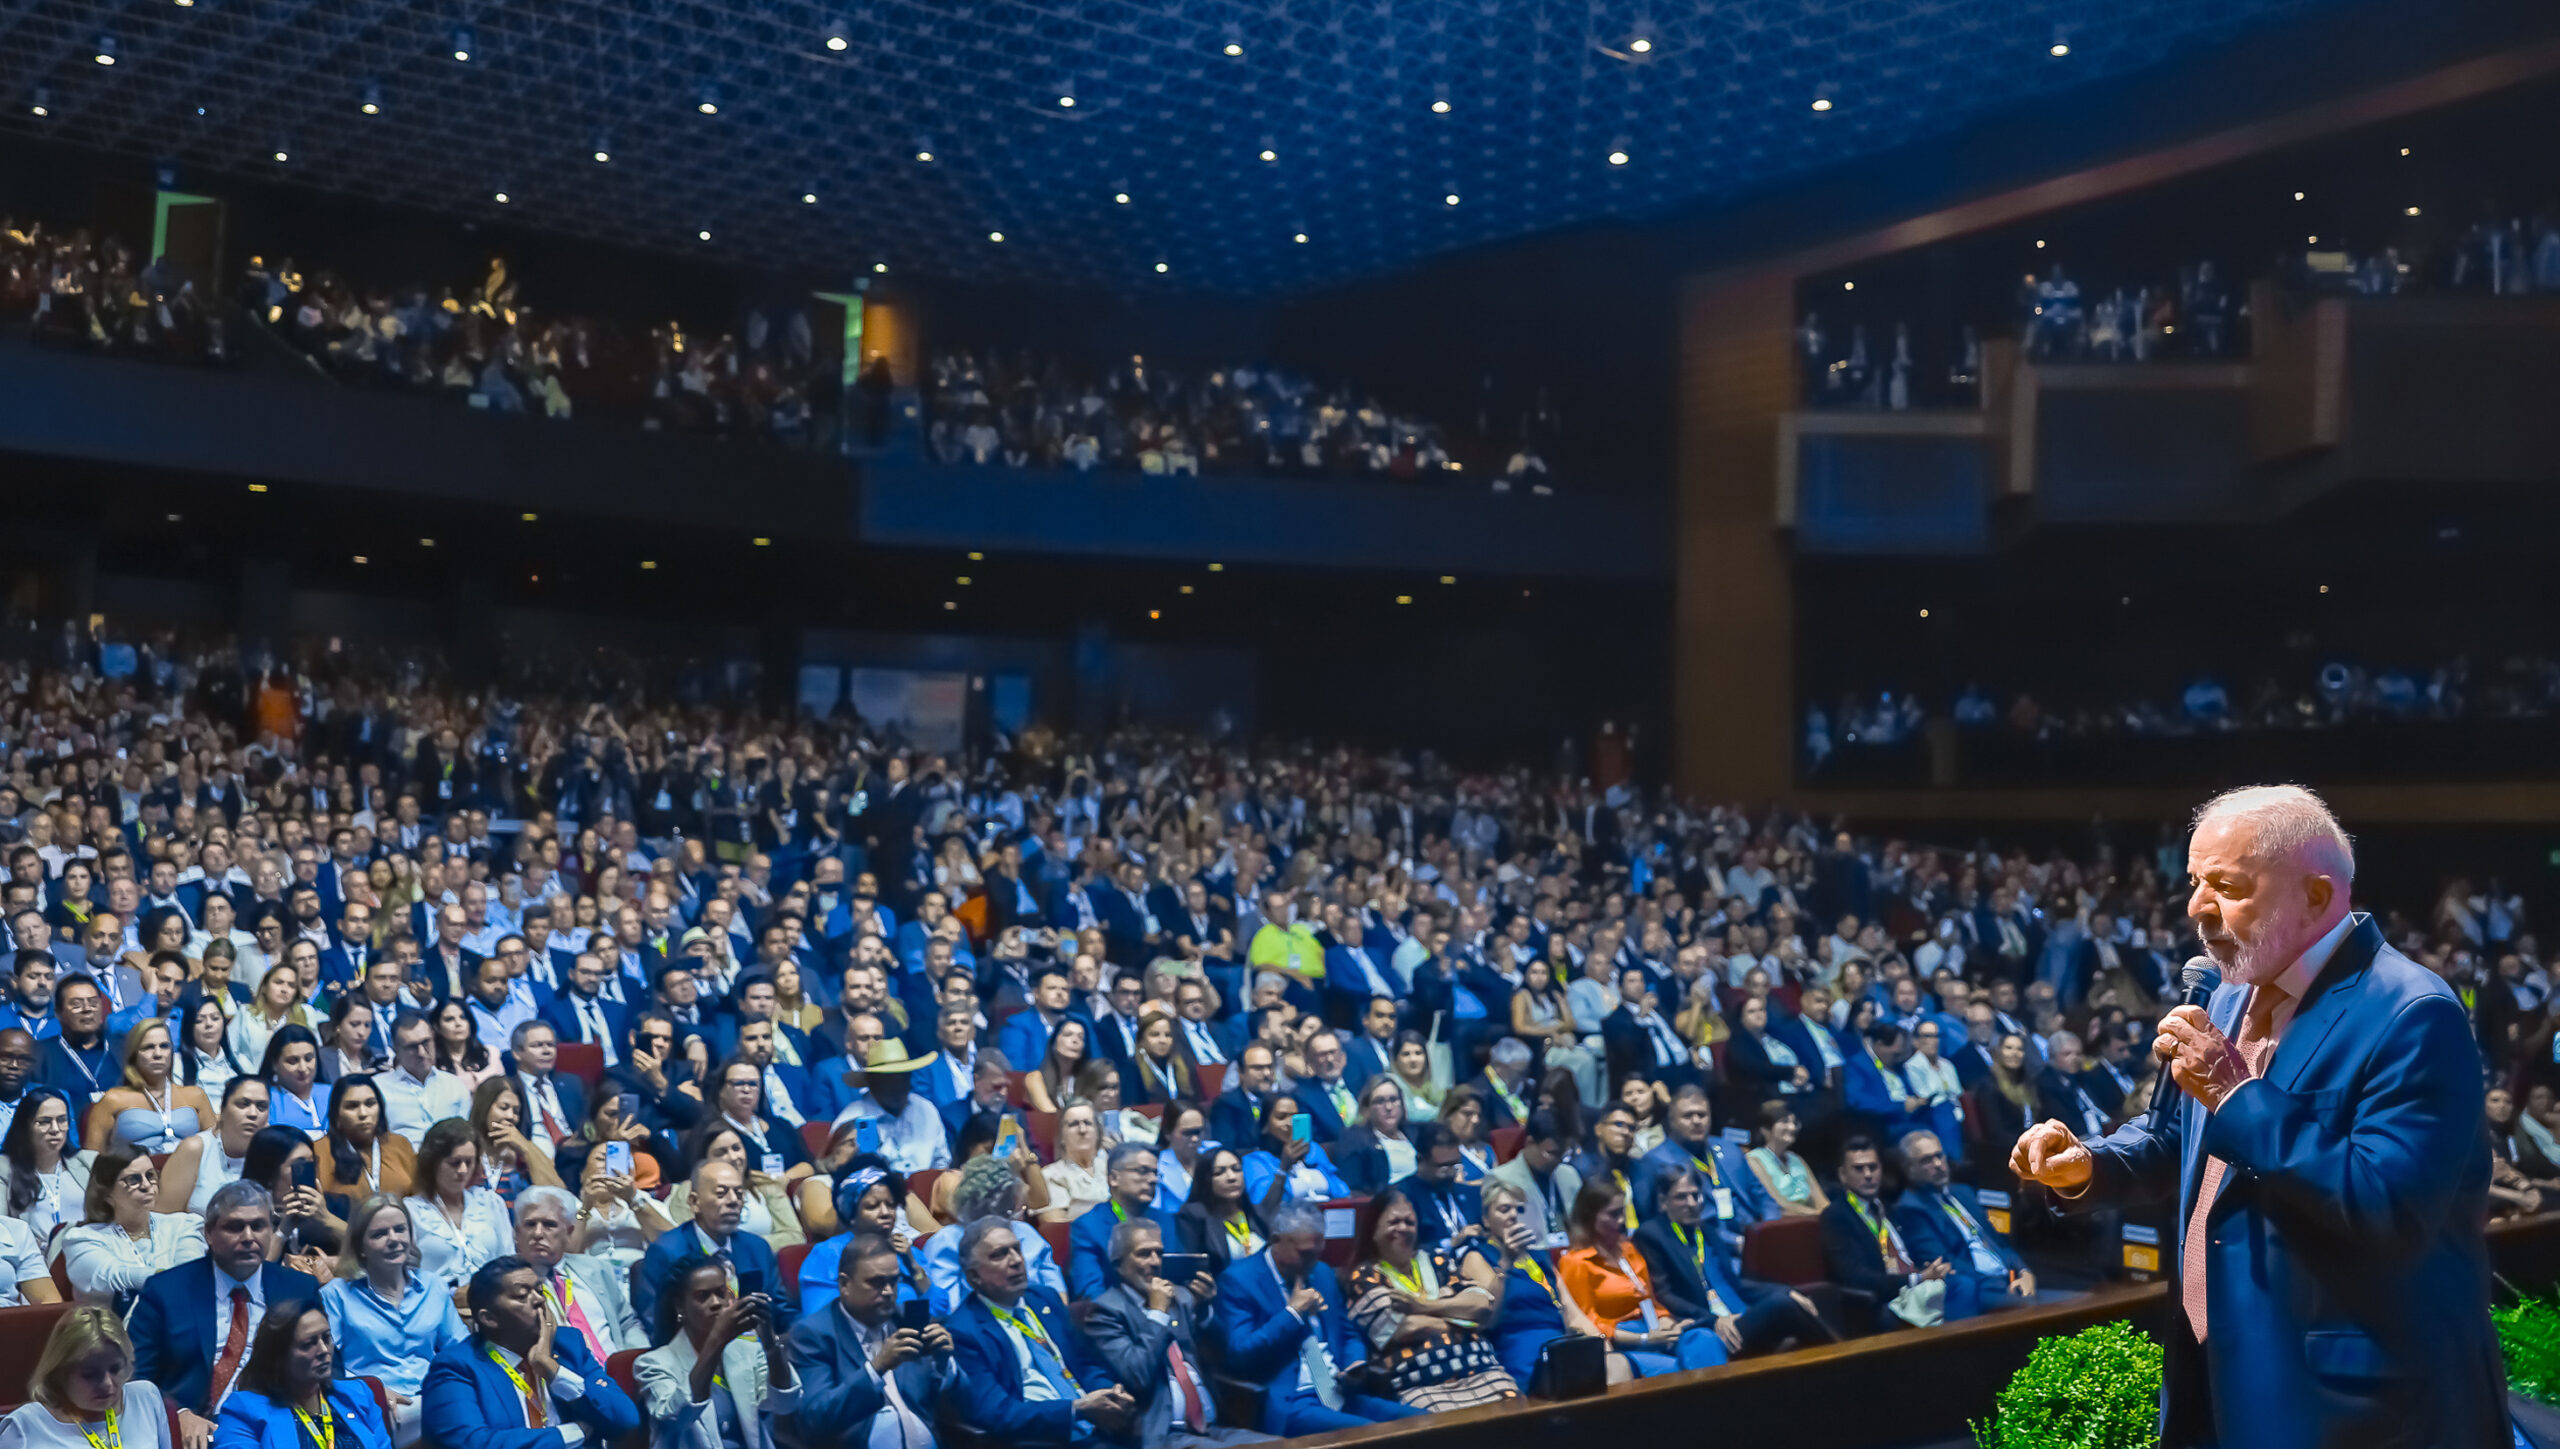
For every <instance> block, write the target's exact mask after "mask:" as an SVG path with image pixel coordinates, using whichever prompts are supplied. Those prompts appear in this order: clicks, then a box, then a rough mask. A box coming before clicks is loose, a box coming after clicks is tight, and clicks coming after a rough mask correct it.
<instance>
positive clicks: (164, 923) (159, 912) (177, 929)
mask: <svg viewBox="0 0 2560 1449" xmlns="http://www.w3.org/2000/svg"><path fill="white" fill-rule="evenodd" d="M187 935H188V926H187V913H186V912H184V911H182V910H179V909H178V908H177V907H176V906H161V907H159V908H157V909H156V910H149V911H145V912H143V913H142V919H141V920H139V921H136V922H135V923H134V927H133V939H135V940H136V941H139V942H141V943H142V944H141V945H139V946H137V947H135V948H134V949H133V950H130V951H127V952H125V953H124V964H125V965H127V966H130V967H132V968H133V969H134V970H135V971H137V972H139V971H141V970H143V969H144V968H145V967H148V968H150V969H152V970H154V971H157V970H159V969H160V958H161V957H163V956H175V957H177V958H178V960H179V962H180V964H181V968H182V972H181V974H182V975H183V966H184V963H185V961H186V959H187ZM145 979H146V980H147V979H149V978H147V977H146V978H145Z"/></svg>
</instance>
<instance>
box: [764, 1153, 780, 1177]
mask: <svg viewBox="0 0 2560 1449" xmlns="http://www.w3.org/2000/svg"><path fill="white" fill-rule="evenodd" d="M763 1170H764V1175H765V1176H767V1177H780V1176H781V1175H782V1154H781V1153H779V1152H768V1153H766V1154H765V1155H764V1169H763Z"/></svg>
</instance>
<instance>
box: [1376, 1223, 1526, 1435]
mask: <svg viewBox="0 0 2560 1449" xmlns="http://www.w3.org/2000/svg"><path fill="white" fill-rule="evenodd" d="M1365 1216H1366V1217H1367V1219H1368V1223H1369V1231H1368V1232H1367V1233H1365V1234H1363V1235H1362V1236H1361V1238H1360V1242H1359V1247H1358V1249H1357V1252H1358V1265H1357V1266H1356V1267H1354V1268H1353V1269H1352V1270H1351V1281H1350V1282H1349V1283H1347V1284H1345V1285H1344V1287H1343V1296H1344V1297H1345V1298H1347V1299H1348V1300H1349V1301H1350V1309H1351V1322H1352V1325H1353V1326H1354V1327H1355V1328H1357V1329H1358V1330H1359V1331H1360V1334H1361V1336H1362V1337H1363V1338H1364V1339H1366V1340H1367V1341H1368V1344H1369V1361H1370V1363H1371V1365H1372V1366H1373V1367H1375V1368H1376V1369H1378V1370H1379V1371H1381V1372H1383V1373H1384V1374H1385V1375H1386V1380H1387V1389H1388V1392H1389V1393H1391V1394H1393V1395H1394V1397H1395V1399H1396V1401H1397V1402H1399V1403H1402V1404H1407V1405H1410V1406H1411V1407H1413V1408H1417V1409H1421V1410H1424V1411H1425V1412H1433V1411H1437V1410H1441V1409H1466V1408H1473V1407H1475V1406H1476V1405H1478V1404H1491V1403H1498V1402H1500V1401H1501V1400H1504V1399H1516V1398H1518V1397H1520V1389H1519V1386H1518V1385H1517V1384H1514V1383H1513V1382H1512V1381H1511V1375H1510V1373H1509V1372H1508V1371H1506V1370H1505V1369H1504V1368H1503V1367H1502V1360H1501V1358H1500V1357H1499V1356H1497V1355H1496V1354H1495V1353H1494V1351H1493V1345H1492V1344H1491V1343H1488V1342H1486V1341H1485V1337H1484V1326H1485V1325H1486V1324H1488V1323H1491V1322H1492V1321H1493V1316H1494V1313H1493V1311H1494V1297H1495V1295H1494V1294H1493V1293H1491V1292H1488V1291H1487V1290H1486V1289H1484V1288H1482V1287H1479V1286H1477V1285H1476V1284H1474V1283H1472V1282H1469V1281H1468V1280H1467V1278H1466V1277H1465V1275H1464V1274H1462V1273H1460V1272H1459V1270H1458V1266H1457V1264H1456V1263H1455V1262H1453V1261H1452V1260H1451V1259H1450V1257H1449V1255H1448V1254H1446V1253H1443V1252H1440V1251H1437V1250H1426V1249H1424V1248H1422V1247H1421V1246H1420V1239H1419V1236H1418V1233H1419V1229H1420V1227H1421V1219H1420V1218H1419V1217H1418V1216H1417V1215H1416V1214H1415V1212H1414V1209H1413V1200H1412V1199H1411V1198H1408V1197H1406V1196H1405V1195H1404V1191H1403V1189H1401V1188H1394V1187H1390V1188H1388V1189H1387V1190H1386V1191H1384V1192H1382V1193H1380V1194H1378V1195H1377V1196H1376V1197H1374V1198H1372V1199H1370V1201H1369V1206H1368V1208H1367V1210H1366V1213H1365Z"/></svg>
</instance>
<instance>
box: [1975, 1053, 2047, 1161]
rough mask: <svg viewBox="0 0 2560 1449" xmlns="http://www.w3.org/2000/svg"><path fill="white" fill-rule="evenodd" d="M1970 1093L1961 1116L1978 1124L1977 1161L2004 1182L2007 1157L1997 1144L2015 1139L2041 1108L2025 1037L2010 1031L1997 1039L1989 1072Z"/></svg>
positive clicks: (1976, 1083) (2034, 1118)
mask: <svg viewBox="0 0 2560 1449" xmlns="http://www.w3.org/2000/svg"><path fill="white" fill-rule="evenodd" d="M1971 1096H1972V1105H1971V1107H1970V1108H1969V1109H1968V1110H1967V1111H1966V1112H1965V1114H1964V1115H1965V1121H1966V1122H1968V1123H1974V1124H1978V1125H1979V1127H1980V1130H1981V1133H1982V1139H1981V1140H1982V1143H1983V1144H1984V1151H1983V1153H1982V1157H1981V1164H1982V1166H1983V1168H1984V1169H1985V1170H1986V1171H1987V1172H1988V1173H1990V1174H1991V1175H1992V1176H1993V1177H1994V1178H1995V1179H1996V1180H1997V1181H1999V1182H2001V1183H2005V1182H2006V1179H2007V1175H2008V1171H2009V1158H2008V1154H2007V1152H2006V1151H2004V1150H2003V1149H2001V1147H2000V1146H1999V1144H2001V1143H2004V1142H2015V1141H2017V1140H2018V1138H2019V1136H2020V1135H2021V1134H2023V1133H2024V1132H2025V1131H2026V1130H2027V1124H2028V1123H2030V1122H2033V1121H2035V1120H2036V1118H2037V1115H2038V1113H2039V1111H2040V1110H2041V1109H2040V1108H2039V1107H2038V1105H2037V1103H2036V1083H2035V1073H2034V1072H2033V1070H2032V1069H2030V1068H2029V1066H2028V1064H2027V1039H2026V1038H2025V1037H2023V1036H2020V1035H2019V1034H2018V1033H2016V1032H2011V1033H2009V1034H2008V1035H2006V1036H2003V1037H2002V1038H2000V1040H1999V1042H1998V1044H1997V1045H1995V1046H1993V1047H1992V1049H1991V1074H1990V1075H1989V1076H1986V1077H1983V1078H1982V1079H1981V1080H1979V1081H1977V1082H1975V1083H1974V1084H1973V1091H1972V1094H1971ZM1986 1185H1988V1184H1986Z"/></svg>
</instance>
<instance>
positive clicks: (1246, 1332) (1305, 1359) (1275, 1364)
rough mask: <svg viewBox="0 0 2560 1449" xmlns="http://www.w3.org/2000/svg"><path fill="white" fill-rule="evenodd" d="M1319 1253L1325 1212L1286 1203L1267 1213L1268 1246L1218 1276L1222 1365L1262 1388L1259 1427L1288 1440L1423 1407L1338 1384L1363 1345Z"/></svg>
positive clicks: (1364, 1353) (1364, 1352) (1360, 1359)
mask: <svg viewBox="0 0 2560 1449" xmlns="http://www.w3.org/2000/svg"><path fill="white" fill-rule="evenodd" d="M1323 1251H1324V1217H1323V1214H1322V1213H1321V1212H1320V1211H1319V1210H1317V1209H1316V1208H1313V1207H1310V1206H1309V1205H1307V1204H1305V1203H1295V1202H1292V1203H1282V1204H1281V1205H1280V1206H1279V1207H1277V1208H1274V1209H1272V1212H1271V1243H1270V1246H1268V1247H1266V1248H1264V1249H1263V1250H1262V1251H1261V1252H1259V1253H1256V1254H1254V1255H1253V1256H1252V1257H1250V1258H1246V1259H1244V1260H1242V1261H1241V1262H1238V1263H1235V1264H1232V1265H1231V1266H1229V1267H1228V1269H1227V1271H1226V1272H1225V1273H1224V1274H1223V1275H1221V1276H1220V1277H1219V1279H1218V1294H1219V1298H1220V1300H1221V1306H1220V1310H1219V1311H1220V1313H1221V1314H1222V1315H1223V1316H1224V1317H1225V1318H1226V1320H1227V1372H1229V1373H1231V1374H1234V1375H1235V1376H1236V1377H1238V1378H1242V1379H1248V1380H1250V1381H1252V1382H1254V1383H1258V1384H1262V1385H1265V1386H1266V1387H1265V1392H1264V1394H1263V1396H1262V1431H1263V1432H1264V1433H1266V1434H1277V1435H1279V1436H1280V1437H1281V1438H1284V1439H1294V1438H1296V1437H1298V1436H1299V1435H1301V1434H1320V1433H1322V1432H1324V1431H1325V1430H1327V1429H1349V1428H1353V1427H1356V1426H1358V1425H1361V1424H1383V1423H1385V1422H1386V1421H1388V1420H1390V1419H1409V1418H1412V1417H1414V1416H1416V1415H1418V1414H1420V1413H1421V1412H1422V1411H1421V1410H1420V1409H1416V1408H1412V1407H1410V1406H1408V1405H1404V1404H1399V1403H1397V1402H1395V1401H1394V1400H1392V1399H1381V1398H1377V1397H1375V1396H1373V1395H1369V1394H1362V1393H1355V1392H1353V1391H1351V1390H1350V1389H1348V1388H1345V1387H1344V1386H1343V1384H1342V1382H1341V1375H1342V1374H1343V1373H1345V1372H1346V1371H1348V1370H1351V1369H1355V1368H1357V1367H1359V1366H1360V1365H1361V1364H1363V1363H1365V1362H1366V1361H1367V1360H1368V1357H1369V1351H1368V1348H1367V1347H1366V1345H1365V1344H1364V1342H1363V1341H1362V1339H1361V1338H1360V1336H1359V1335H1358V1334H1355V1333H1353V1332H1352V1331H1351V1319H1350V1315H1349V1314H1347V1313H1346V1312H1344V1310H1343V1306H1342V1284H1341V1283H1340V1282H1338V1281H1337V1280H1336V1279H1335V1278H1334V1276H1333V1269H1332V1268H1330V1267H1328V1266H1326V1264H1325V1262H1324V1260H1323V1258H1322V1257H1320V1256H1319V1255H1320V1254H1321V1253H1322V1252H1323Z"/></svg>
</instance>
